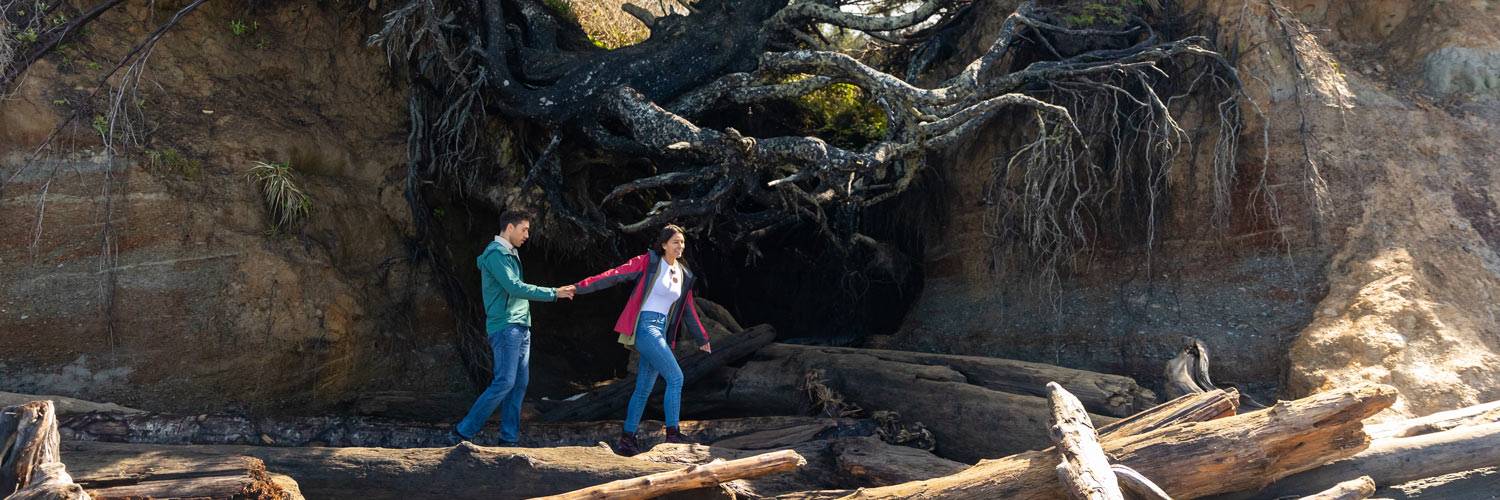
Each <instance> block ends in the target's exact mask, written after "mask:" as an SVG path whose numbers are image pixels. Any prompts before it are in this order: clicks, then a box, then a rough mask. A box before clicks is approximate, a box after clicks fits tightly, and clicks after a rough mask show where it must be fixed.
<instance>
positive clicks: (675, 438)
mask: <svg viewBox="0 0 1500 500" xmlns="http://www.w3.org/2000/svg"><path fill="white" fill-rule="evenodd" d="M667 442H668V443H677V444H698V443H694V442H693V440H691V439H688V438H687V436H683V435H682V431H680V430H678V429H677V428H676V427H668V428H667Z"/></svg>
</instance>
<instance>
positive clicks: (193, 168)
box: [146, 148, 203, 179]
mask: <svg viewBox="0 0 1500 500" xmlns="http://www.w3.org/2000/svg"><path fill="white" fill-rule="evenodd" d="M146 161H147V164H148V165H149V167H150V168H151V169H152V170H155V171H158V172H169V173H175V174H177V175H181V176H182V177H183V178H186V179H197V178H199V177H202V176H203V163H202V162H200V161H198V160H191V159H188V158H186V157H184V156H183V155H182V153H180V152H178V151H177V150H176V149H174V148H165V149H148V150H146Z"/></svg>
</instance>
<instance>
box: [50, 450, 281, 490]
mask: <svg viewBox="0 0 1500 500" xmlns="http://www.w3.org/2000/svg"><path fill="white" fill-rule="evenodd" d="M71 461H73V462H74V463H73V466H74V469H75V471H77V480H78V484H79V485H82V486H83V487H84V488H85V489H87V490H88V493H89V494H90V495H92V496H93V498H94V500H140V499H151V498H201V499H225V500H229V499H234V500H251V499H254V500H294V499H297V500H300V499H301V498H302V494H301V490H300V488H299V487H298V486H297V483H296V481H294V480H292V479H291V478H288V477H286V476H281V475H278V474H271V473H270V472H268V471H267V470H266V464H265V462H263V461H261V460H260V459H258V458H254V457H247V456H234V455H228V456H218V457H203V458H196V459H183V458H174V457H156V456H152V457H145V458H143V459H141V460H121V461H112V462H102V463H101V462H98V461H89V460H86V459H85V460H71Z"/></svg>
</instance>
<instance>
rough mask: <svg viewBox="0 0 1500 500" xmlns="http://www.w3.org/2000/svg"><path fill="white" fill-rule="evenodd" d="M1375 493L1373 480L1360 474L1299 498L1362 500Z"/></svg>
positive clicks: (1306, 499) (1305, 499)
mask: <svg viewBox="0 0 1500 500" xmlns="http://www.w3.org/2000/svg"><path fill="white" fill-rule="evenodd" d="M1374 494H1375V481H1374V480H1371V479H1370V476H1360V477H1358V478H1355V479H1350V480H1348V481H1344V482H1342V483H1339V484H1335V485H1333V487H1332V488H1329V489H1327V490H1324V491H1322V492H1320V493H1318V494H1315V495H1308V496H1305V497H1302V498H1301V499H1299V500H1364V499H1366V498H1370V495H1374Z"/></svg>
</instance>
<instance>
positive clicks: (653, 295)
mask: <svg viewBox="0 0 1500 500" xmlns="http://www.w3.org/2000/svg"><path fill="white" fill-rule="evenodd" d="M683 280H684V277H683V275H682V266H681V265H670V264H667V259H662V260H661V265H660V266H659V267H658V269H657V270H656V280H655V281H656V283H652V284H651V291H650V292H648V293H647V294H646V303H645V304H644V305H642V306H641V310H643V311H651V312H656V313H661V314H662V315H666V314H667V313H668V311H671V310H672V303H673V302H677V298H678V297H681V296H682V282H683Z"/></svg>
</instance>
